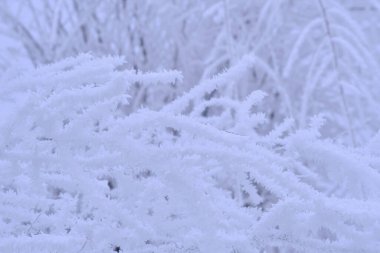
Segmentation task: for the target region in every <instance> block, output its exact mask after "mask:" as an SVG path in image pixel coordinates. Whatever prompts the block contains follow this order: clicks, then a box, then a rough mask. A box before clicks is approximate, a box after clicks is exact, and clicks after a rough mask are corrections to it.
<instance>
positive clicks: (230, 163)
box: [0, 55, 380, 253]
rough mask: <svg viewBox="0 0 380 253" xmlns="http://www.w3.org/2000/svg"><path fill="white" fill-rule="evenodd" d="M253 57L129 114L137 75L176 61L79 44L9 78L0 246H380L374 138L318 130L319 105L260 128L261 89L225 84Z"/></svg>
mask: <svg viewBox="0 0 380 253" xmlns="http://www.w3.org/2000/svg"><path fill="white" fill-rule="evenodd" d="M255 62H256V58H255V55H247V56H246V57H244V58H243V59H242V60H241V61H239V62H237V63H236V64H235V65H234V66H232V67H231V68H230V69H229V70H228V71H225V72H223V73H221V74H219V75H217V76H215V77H213V78H211V79H207V80H204V81H203V82H201V83H200V84H199V85H197V86H195V87H194V88H193V89H192V90H190V91H189V92H187V93H186V94H184V95H183V96H181V97H179V98H177V99H175V100H174V101H173V102H170V103H168V104H167V105H166V106H164V107H163V108H161V109H156V110H150V109H144V108H143V109H140V110H139V111H137V112H134V113H129V112H128V113H126V112H125V106H126V104H127V103H128V102H129V101H133V99H132V98H131V97H130V94H129V93H130V88H131V86H132V85H133V84H134V83H135V82H140V83H143V84H144V85H166V84H170V83H174V82H180V81H181V79H182V76H181V75H180V73H179V72H177V71H166V72H159V73H140V72H138V73H136V72H135V71H129V70H124V68H123V67H122V66H123V64H124V62H123V60H122V59H121V58H113V57H108V58H94V57H92V56H89V55H81V56H79V57H77V58H69V59H66V60H63V61H61V62H58V63H55V64H52V65H47V66H44V67H41V68H37V69H35V70H31V71H30V72H28V73H25V74H24V75H22V76H20V77H16V78H13V79H11V80H8V82H7V83H6V84H5V85H3V86H2V91H1V100H2V101H5V99H8V100H12V99H13V101H14V103H13V104H12V102H8V104H9V105H8V108H9V109H8V112H9V114H10V116H9V117H8V118H7V120H6V121H3V122H2V123H1V126H0V127H1V133H2V134H1V140H0V145H1V149H0V150H1V153H0V166H1V167H0V168H1V169H0V172H1V177H0V186H1V191H0V194H1V197H0V203H1V204H0V216H1V220H0V222H1V227H2V229H1V231H0V233H1V234H0V249H1V251H2V252H18V251H20V252H36V251H38V252H65V253H66V252H118V251H119V252H152V251H153V252H228V253H229V252H376V251H377V249H378V248H379V246H380V245H379V233H378V231H379V229H380V227H379V222H378V221H379V218H380V217H379V212H378V210H380V206H379V204H378V201H379V192H380V191H379V175H378V162H377V161H378V160H377V159H378V158H377V156H378V154H377V153H376V152H375V151H376V147H377V146H378V145H377V141H376V140H377V139H376V138H375V139H374V141H373V142H371V144H370V145H369V146H368V147H366V149H363V150H361V149H352V148H351V149H349V148H346V147H344V146H342V145H340V144H337V143H334V142H332V141H328V140H323V139H320V133H319V129H320V128H321V126H322V124H323V122H322V120H321V118H318V117H317V118H314V119H312V120H311V124H310V127H307V128H304V129H300V130H295V126H294V123H292V122H293V120H292V119H289V120H285V121H284V122H283V123H282V124H281V125H279V126H278V127H276V128H274V129H273V130H272V131H270V132H269V133H263V131H262V129H261V126H262V125H265V124H268V121H267V120H266V119H265V116H264V115H263V114H262V113H260V111H259V110H258V105H259V103H260V102H261V101H262V100H263V99H265V94H264V93H263V92H260V91H254V92H252V93H251V94H249V95H247V96H246V97H244V98H243V99H242V100H240V99H236V98H235V97H232V96H228V95H223V92H222V91H223V90H226V89H229V88H230V87H229V86H231V85H234V83H238V82H239V81H240V80H241V79H244V78H245V75H246V72H249V71H250V70H251V67H252V64H254V63H255ZM158 91H159V90H158ZM211 93H213V94H214V95H213V96H210V94H211ZM12 105H13V106H12ZM369 154H371V156H370V155H369Z"/></svg>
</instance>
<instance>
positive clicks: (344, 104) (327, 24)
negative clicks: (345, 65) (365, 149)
mask: <svg viewBox="0 0 380 253" xmlns="http://www.w3.org/2000/svg"><path fill="white" fill-rule="evenodd" d="M318 3H319V6H320V8H321V12H322V16H323V20H324V23H325V27H326V33H327V36H328V39H329V42H330V46H331V52H332V55H333V62H334V69H335V71H336V72H337V76H339V62H338V54H337V51H336V47H335V44H334V41H333V38H332V33H331V28H330V22H329V19H328V17H327V12H326V8H325V6H324V4H323V0H318ZM338 85H339V95H340V99H341V103H342V107H343V111H344V114H345V116H346V118H347V122H348V127H347V129H348V132H349V134H350V136H351V142H352V145H353V146H356V141H355V135H354V131H353V128H352V120H351V117H350V114H349V113H348V107H347V100H346V95H345V93H344V89H343V86H342V84H341V83H338Z"/></svg>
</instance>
